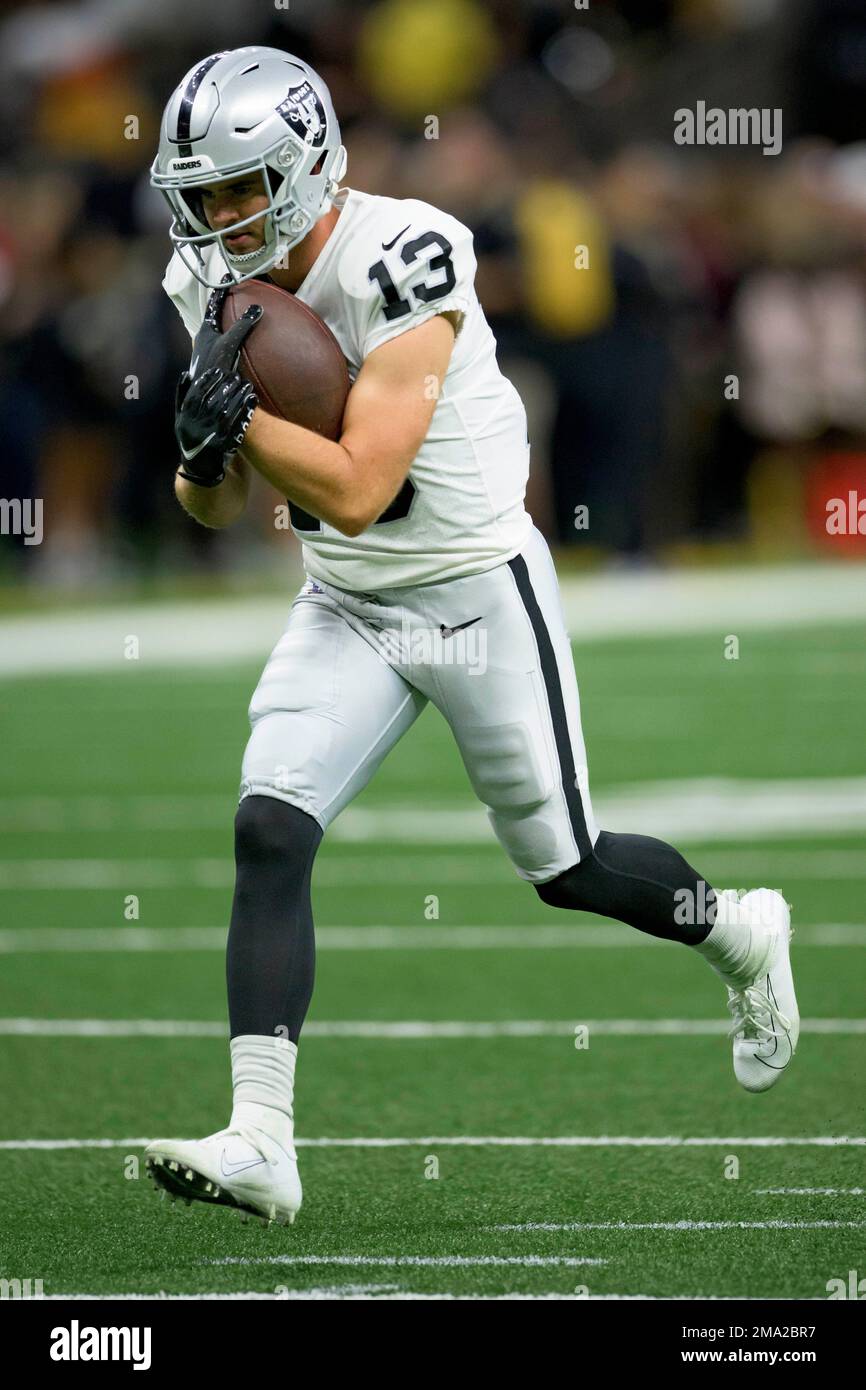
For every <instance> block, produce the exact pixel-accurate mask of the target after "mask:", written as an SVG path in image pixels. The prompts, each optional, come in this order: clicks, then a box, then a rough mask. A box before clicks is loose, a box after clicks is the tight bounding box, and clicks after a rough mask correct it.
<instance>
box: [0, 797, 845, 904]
mask: <svg viewBox="0 0 866 1390" xmlns="http://www.w3.org/2000/svg"><path fill="white" fill-rule="evenodd" d="M590 785H592V775H591V772H590ZM593 804H594V807H595V810H596V814H597V817H598V819H599V822H600V823H601V824H603V825H604V826H605V828H606V829H608V830H626V831H628V830H633V829H634V828H635V827H640V826H641V825H651V826H652V827H653V832H654V834H656V835H661V836H663V837H667V838H669V839H678V840H684V841H689V842H692V843H698V842H703V843H708V842H710V841H719V840H728V841H730V840H733V841H737V840H743V841H746V840H748V841H750V842H751V841H753V840H754V839H755V838H758V839H769V838H786V837H797V836H801V837H802V836H806V835H810V836H811V835H831V834H838V833H843V832H846V831H848V832H858V831H860V830H862V829H864V828H866V777H802V778H776V779H761V780H758V779H750V778H735V777H696V778H671V779H668V780H664V781H655V782H637V783H629V784H617V785H613V786H602V787H600V788H598V789H597V790H594V791H593ZM199 806H200V808H201V818H200V817H199V812H198V810H197V807H199ZM234 809H235V803H234V800H233V797H232V796H231V795H229V794H227V795H225V796H224V797H219V798H215V797H213V796H212V795H210V794H207V795H204V796H202V797H200V798H199V797H194V796H190V795H188V794H181V795H179V796H178V797H177V798H174V797H171V796H156V797H154V796H141V797H135V796H114V797H111V796H107V797H70V798H54V797H29V798H27V797H25V798H22V799H21V801H20V802H16V799H15V798H14V797H13V798H8V797H7V798H5V799H4V800H3V801H2V802H0V827H2V828H5V829H7V830H11V831H19V832H20V831H24V830H29V831H34V832H38V833H45V832H46V831H48V830H58V831H59V830H66V829H68V830H76V831H80V830H88V829H89V830H94V831H96V830H98V831H101V832H102V833H110V832H111V831H114V830H118V829H119V830H134V829H145V828H146V829H155V830H171V829H178V828H183V829H186V828H187V827H188V826H189V825H190V824H196V825H200V826H202V828H207V827H212V828H213V827H221V828H224V827H225V826H226V825H228V824H230V822H231V818H232V816H233V814H234ZM328 838H329V842H332V843H335V844H340V843H342V844H355V843H357V844H367V843H370V842H371V841H377V842H385V843H388V842H390V843H393V844H414V845H458V844H459V845H466V844H472V845H476V844H485V845H487V844H489V845H490V846H491V847H492V848H498V847H497V846H496V843H495V840H494V838H493V835H492V833H491V830H490V826H489V824H488V821H487V817H486V814H485V812H484V809H483V807H481V806H480V805H477V806H476V805H473V804H471V803H470V804H468V805H467V804H463V805H444V806H442V805H440V806H427V807H423V808H419V807H418V805H417V803H406V804H405V805H403V804H393V803H391V804H388V805H387V806H381V807H375V806H369V807H368V806H354V805H353V806H349V807H347V808H346V810H345V811H344V812H343V813H342V814H341V815H340V816H339V817H338V819H337V820H336V821H335V822H334V824H333V825H332V826H331V827H330V829H329V831H328ZM819 852H821V853H823V851H819ZM753 853H754V854H755V855H757V854H758V853H759V852H753ZM837 853H838V852H837ZM768 854H769V855H770V857H771V856H772V851H769V852H768ZM864 857H866V856H861V864H862V859H863V858H864ZM752 865H753V870H754V871H755V872H761V869H760V865H759V864H758V863H757V862H756V860H755V859H753V861H752ZM464 867H465V866H464ZM329 872H330V870H329ZM332 872H333V873H334V875H335V876H337V875H338V869H337V868H336V867H335V868H334V869H333V871H332ZM131 874H132V875H135V874H138V875H144V876H145V878H144V882H145V883H146V885H147V886H151V887H160V886H165V887H174V886H176V885H179V884H180V885H183V884H189V883H192V884H194V885H196V886H199V887H216V888H219V887H223V886H225V885H226V884H231V882H232V881H233V874H234V869H233V866H232V863H231V859H230V858H229V857H228V856H226V857H225V858H222V859H206V858H195V859H182V858H173V859H167V858H162V859H159V858H158V859H132V860H129V859H90V858H88V859H81V860H72V859H41V860H28V859H19V860H12V859H8V860H4V861H2V862H0V888H2V887H23V886H28V887H40V886H42V883H41V882H40V881H41V880H44V886H46V887H62V888H75V887H96V888H100V887H117V886H126V885H127V884H128V881H129V877H130V875H131ZM864 876H866V870H864Z"/></svg>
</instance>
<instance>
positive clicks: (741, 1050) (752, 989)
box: [726, 888, 800, 1091]
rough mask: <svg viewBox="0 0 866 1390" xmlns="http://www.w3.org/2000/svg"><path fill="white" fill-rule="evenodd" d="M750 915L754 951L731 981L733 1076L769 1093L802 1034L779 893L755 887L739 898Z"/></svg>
mask: <svg viewBox="0 0 866 1390" xmlns="http://www.w3.org/2000/svg"><path fill="white" fill-rule="evenodd" d="M740 905H741V907H743V908H745V909H746V910H747V911H748V913H749V916H750V919H751V922H750V924H751V928H752V939H753V942H754V949H753V952H752V953H750V962H749V966H748V967H747V969H746V971H745V978H746V979H747V981H748V982H747V983H744V982H743V980H744V977H743V976H741V978H740V979H739V980H738V981H733V982H730V983H728V982H726V983H728V1008H729V1010H730V1012H731V1016H732V1018H733V1026H732V1028H731V1029H730V1032H729V1034H728V1036H729V1037H731V1038H733V1040H734V1075H735V1076H736V1078H737V1080H738V1081H739V1083H740V1085H741V1086H744V1087H745V1089H746V1090H747V1091H767V1090H769V1088H770V1087H771V1086H775V1084H776V1082H777V1081H778V1080H779V1078H780V1076H781V1075H782V1073H783V1072H784V1071H785V1069H786V1068H787V1066H788V1064H789V1063H790V1061H791V1059H792V1057H793V1056H794V1052H795V1050H796V1047H797V1041H798V1039H799V1036H800V1014H799V1011H798V1009H797V996H796V995H795V993H794V980H793V976H792V974H791V955H790V940H791V937H792V935H793V929H792V927H791V914H790V911H789V909H788V904H787V903H786V902H785V899H784V898H783V897H782V895H781V893H776V892H773V890H772V889H770V888H756V889H754V890H753V891H752V892H751V893H746V894H744V896H743V897H742V898H741V899H740Z"/></svg>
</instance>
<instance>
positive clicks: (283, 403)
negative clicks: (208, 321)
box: [220, 280, 350, 439]
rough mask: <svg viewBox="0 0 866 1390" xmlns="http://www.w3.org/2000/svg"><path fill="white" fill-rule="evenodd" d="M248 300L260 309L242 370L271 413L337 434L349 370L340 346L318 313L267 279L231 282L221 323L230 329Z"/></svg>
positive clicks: (328, 434) (330, 436)
mask: <svg viewBox="0 0 866 1390" xmlns="http://www.w3.org/2000/svg"><path fill="white" fill-rule="evenodd" d="M250 304H261V306H262V309H263V310H264V313H263V314H262V317H261V318H260V319H259V321H258V323H257V324H256V326H255V328H254V329H253V331H252V333H250V334H248V335H247V339H246V342H245V343H244V345H243V347H242V348H241V358H240V371H241V374H242V376H244V377H245V378H246V380H247V381H249V382H251V383H252V385H253V386H254V387H255V389H256V395H257V396H258V398H259V405H260V406H261V407H262V409H263V410H266V411H267V412H268V414H269V415H277V416H279V417H280V419H282V420H290V421H291V422H292V424H294V425H303V426H304V428H305V429H308V430H315V431H316V433H317V434H322V435H324V436H325V438H326V439H339V437H340V433H341V429H342V424H343V411H344V410H345V408H346V397H347V396H348V394H349V386H350V382H349V369H348V366H347V364H346V359H345V357H344V356H343V351H342V348H341V347H340V344H339V343H338V342H337V340H336V338H335V337H334V335H333V333H332V332H331V330H330V328H328V326H327V324H325V323H323V322H322V320H321V319H320V318H319V316H318V314H316V313H314V312H313V310H312V309H310V308H309V307H308V306H307V305H306V304H304V303H302V301H301V300H300V299H298V298H297V297H296V296H295V295H293V294H290V293H289V291H288V290H283V289H280V287H279V286H278V285H272V284H270V283H269V282H268V281H266V280H243V281H242V282H241V283H240V284H239V285H232V287H231V288H230V289H229V291H228V293H227V295H226V297H225V300H224V302H223V306H222V314H221V316H220V328H221V330H222V331H223V332H225V330H226V329H227V328H231V326H232V324H233V323H235V322H236V321H237V319H239V318H240V316H241V314H242V313H243V312H244V310H245V309H246V308H248V307H249V305H250Z"/></svg>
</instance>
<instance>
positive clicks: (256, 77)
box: [150, 46, 347, 289]
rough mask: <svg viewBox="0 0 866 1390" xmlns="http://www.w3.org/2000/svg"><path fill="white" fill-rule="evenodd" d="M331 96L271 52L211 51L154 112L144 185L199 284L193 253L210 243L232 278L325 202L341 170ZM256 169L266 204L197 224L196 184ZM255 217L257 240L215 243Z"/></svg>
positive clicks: (258, 266) (287, 241)
mask: <svg viewBox="0 0 866 1390" xmlns="http://www.w3.org/2000/svg"><path fill="white" fill-rule="evenodd" d="M346 162H347V161H346V151H345V149H344V148H343V145H342V144H341V141H340V126H339V122H338V121H337V117H336V113H335V112H334V106H333V103H332V101H331V95H330V93H329V91H328V89H327V87H326V86H325V84H324V82H323V81H322V79H321V78H320V77H319V75H318V73H316V72H314V70H313V69H312V68H311V67H310V66H309V64H308V63H305V62H304V61H303V60H302V59H301V58H295V57H293V55H292V54H291V53H283V52H282V51H281V50H280V49H279V48H261V47H256V46H251V47H248V48H235V49H232V50H230V51H227V52H224V53H214V54H212V55H211V57H210V58H205V59H204V60H203V61H202V62H201V63H198V64H197V65H196V66H195V67H194V68H191V69H190V71H189V72H188V73H187V74H186V76H185V77H184V79H183V81H182V82H181V83H180V85H179V86H178V87H177V89H176V90H175V91H174V92H173V94H172V96H171V99H170V100H169V103H168V105H167V106H166V108H165V112H164V113H163V118H162V127H161V130H160V137H159V150H158V151H157V155H156V159H155V160H154V161H153V165H152V167H151V170H150V181H151V183H152V184H153V185H154V187H155V188H158V189H160V190H161V192H162V193H163V194H164V196H165V198H166V199H167V200H168V204H169V207H170V208H171V211H172V225H171V230H170V232H169V235H170V237H171V241H172V244H173V245H174V247H175V248H176V250H177V252H178V254H179V255H180V257H181V259H182V261H183V262H184V264H185V265H186V266H188V268H189V269H190V270H191V271H192V273H193V275H194V276H195V277H196V279H197V280H199V281H200V282H201V284H203V285H205V286H206V288H207V289H216V288H218V286H219V284H220V283H221V281H222V280H223V279H224V277H225V270H222V269H221V270H220V271H219V272H218V273H217V274H214V272H213V271H212V272H211V275H210V276H209V275H208V269H207V263H206V261H205V257H204V255H203V250H204V249H205V248H206V247H208V246H211V245H214V244H216V245H218V246H219V249H220V253H221V255H222V258H223V260H224V262H225V266H226V268H227V269H228V271H229V273H230V275H231V277H232V279H233V280H235V281H237V282H239V281H241V280H249V279H251V278H252V277H253V276H254V275H261V274H262V273H264V272H266V271H268V270H270V269H271V268H272V267H273V266H275V265H276V263H277V261H279V260H281V259H282V257H283V256H284V255H285V254H286V253H287V252H288V251H290V250H291V248H292V247H293V246H297V244H298V242H299V241H301V240H302V239H303V238H304V237H305V236H306V235H307V233H308V232H309V230H310V228H311V227H313V226H314V225H315V224H316V222H318V220H319V218H320V217H323V216H324V214H325V213H326V212H327V211H328V209H329V208H330V207H331V204H332V202H333V199H334V196H335V194H336V192H337V189H338V187H339V183H340V180H341V178H342V177H343V175H344V174H345V172H346ZM257 171H260V172H261V174H262V179H263V183H264V191H265V193H266V194H267V196H268V199H269V202H268V206H267V207H266V208H265V209H264V210H263V211H262V212H257V213H255V214H254V215H253V216H252V217H246V218H244V219H243V221H241V222H235V223H233V224H232V225H231V226H230V227H227V228H224V229H223V230H222V231H219V232H216V231H214V230H213V229H212V228H211V227H210V226H209V225H208V223H207V220H206V218H205V215H204V209H203V207H202V202H201V195H200V194H197V192H196V190H197V189H199V188H200V187H201V186H202V185H204V184H211V183H216V182H217V181H219V180H226V181H230V180H233V179H237V178H240V177H241V175H243V174H251V173H255V172H257ZM260 217H264V219H265V223H264V232H265V240H264V245H263V246H262V247H261V248H259V249H258V250H256V251H249V252H247V253H246V254H245V255H242V256H241V255H233V254H232V252H231V251H230V250H229V249H228V247H227V246H226V245H225V242H224V240H223V238H224V236H225V235H226V234H227V233H231V234H234V233H235V232H237V231H239V230H241V229H242V228H243V227H246V226H248V225H249V224H250V223H251V222H255V221H257V220H258V219H259V218H260Z"/></svg>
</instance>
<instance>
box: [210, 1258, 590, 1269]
mask: <svg viewBox="0 0 866 1390" xmlns="http://www.w3.org/2000/svg"><path fill="white" fill-rule="evenodd" d="M197 1263H198V1264H200V1265H337V1266H340V1267H341V1268H345V1267H348V1268H352V1269H355V1268H361V1267H368V1266H378V1267H381V1268H384V1269H400V1268H411V1269H476V1268H484V1267H487V1266H493V1267H503V1268H512V1267H514V1266H518V1267H521V1268H524V1269H536V1268H537V1269H545V1268H549V1267H565V1268H568V1269H571V1268H576V1267H578V1266H581V1265H606V1264H609V1261H608V1260H599V1259H590V1258H589V1257H583V1256H579V1255H218V1256H215V1257H214V1258H212V1259H206V1260H198V1261H197Z"/></svg>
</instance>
